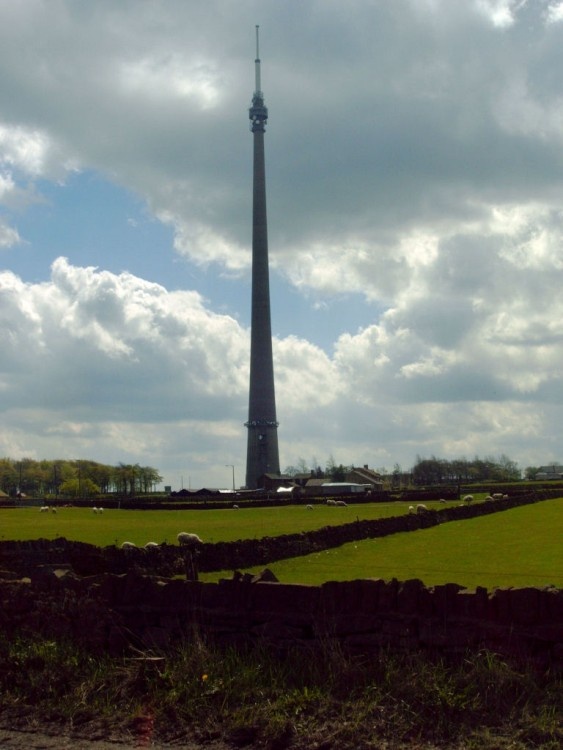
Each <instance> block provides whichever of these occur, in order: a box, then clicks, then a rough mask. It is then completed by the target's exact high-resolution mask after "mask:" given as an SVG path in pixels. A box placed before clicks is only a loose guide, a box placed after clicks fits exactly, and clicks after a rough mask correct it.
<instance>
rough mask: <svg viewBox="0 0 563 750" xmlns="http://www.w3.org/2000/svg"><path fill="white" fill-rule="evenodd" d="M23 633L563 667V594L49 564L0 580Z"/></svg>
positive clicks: (1, 604)
mask: <svg viewBox="0 0 563 750" xmlns="http://www.w3.org/2000/svg"><path fill="white" fill-rule="evenodd" d="M259 578H260V577H258V579H259ZM265 578H268V576H265ZM22 631H23V632H27V633H31V634H40V635H42V636H46V637H66V638H72V639H73V640H75V641H76V642H78V643H79V644H81V645H82V646H83V647H85V648H87V649H90V650H93V651H97V652H107V651H109V652H110V653H114V654H118V653H122V652H124V651H125V650H127V649H128V648H129V646H131V645H134V646H135V647H137V648H142V649H156V650H158V651H161V652H163V653H166V652H167V651H169V650H170V649H171V648H172V647H173V646H174V644H177V643H178V642H179V641H181V640H183V639H186V638H187V639H189V638H191V637H192V636H193V634H194V631H197V632H199V633H200V634H203V635H204V637H207V638H209V639H212V640H213V641H216V642H218V643H221V644H241V643H244V644H261V645H263V644H267V645H268V646H270V647H273V648H276V649H288V648H293V647H304V648H312V649H323V648H326V647H327V646H329V647H330V646H331V645H332V644H338V646H339V647H341V648H344V649H346V650H350V651H352V652H360V653H370V652H373V651H376V650H378V649H381V648H387V647H390V648H393V649H429V650H433V651H436V650H438V651H441V652H445V653H456V652H460V653H461V652H465V651H466V650H467V649H478V648H488V649H491V650H494V651H497V652H500V653H503V654H506V655H516V656H520V657H522V656H524V657H526V658H528V657H532V658H534V659H536V660H539V661H540V662H541V663H542V664H546V665H549V666H551V667H554V668H561V667H562V666H563V592H562V591H561V590H559V589H555V588H545V589H536V588H522V589H495V590H493V591H492V592H489V591H487V590H486V589H484V588H478V589H477V590H476V591H468V590H466V589H464V588H463V587H461V586H459V585H457V584H454V583H450V584H446V585H443V586H433V587H425V586H424V585H423V584H422V582H421V581H419V580H417V579H414V580H408V581H404V582H399V581H397V580H395V579H394V580H392V581H383V580H380V579H367V580H356V581H349V582H328V583H325V584H323V585H322V586H304V585H288V584H283V583H278V582H270V581H267V580H256V579H252V578H251V577H250V576H239V577H237V578H235V579H233V580H223V581H220V582H219V583H218V584H213V583H200V582H196V581H185V580H179V579H164V578H159V577H155V576H146V575H142V574H140V573H138V572H134V571H131V572H129V573H126V574H122V575H115V574H102V575H97V576H93V577H87V578H80V577H79V576H77V575H76V574H75V573H74V572H73V571H72V570H71V569H70V567H66V568H55V567H50V566H47V567H40V568H38V569H37V570H36V571H35V573H34V575H33V576H32V577H31V578H26V579H23V580H22V579H19V578H15V577H14V574H12V576H10V574H8V573H6V572H4V574H3V575H2V576H0V632H2V633H4V634H5V635H7V636H8V637H9V636H11V635H14V634H15V633H16V632H22Z"/></svg>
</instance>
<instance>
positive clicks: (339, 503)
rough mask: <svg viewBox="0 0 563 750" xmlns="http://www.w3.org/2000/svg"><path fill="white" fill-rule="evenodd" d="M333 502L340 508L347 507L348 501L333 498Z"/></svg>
mask: <svg viewBox="0 0 563 750" xmlns="http://www.w3.org/2000/svg"><path fill="white" fill-rule="evenodd" d="M334 504H335V505H338V506H340V507H341V508H347V507H348V503H347V502H345V501H344V500H335V501H334Z"/></svg>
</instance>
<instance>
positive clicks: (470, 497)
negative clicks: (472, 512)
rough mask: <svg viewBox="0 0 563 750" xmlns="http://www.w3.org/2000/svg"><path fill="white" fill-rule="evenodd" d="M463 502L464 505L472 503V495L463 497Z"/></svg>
mask: <svg viewBox="0 0 563 750" xmlns="http://www.w3.org/2000/svg"><path fill="white" fill-rule="evenodd" d="M463 502H464V503H472V502H473V495H466V496H465V497H464V498H463Z"/></svg>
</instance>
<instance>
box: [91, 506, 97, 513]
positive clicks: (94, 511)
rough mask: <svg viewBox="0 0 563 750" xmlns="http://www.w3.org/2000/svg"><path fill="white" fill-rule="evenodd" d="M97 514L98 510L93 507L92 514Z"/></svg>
mask: <svg viewBox="0 0 563 750" xmlns="http://www.w3.org/2000/svg"><path fill="white" fill-rule="evenodd" d="M97 512H98V509H97V508H96V506H95V505H94V507H93V508H92V513H97Z"/></svg>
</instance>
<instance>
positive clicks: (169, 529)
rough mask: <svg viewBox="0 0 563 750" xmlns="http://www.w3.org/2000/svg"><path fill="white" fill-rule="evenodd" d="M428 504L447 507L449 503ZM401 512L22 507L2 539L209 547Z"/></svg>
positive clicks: (1, 515)
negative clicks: (190, 536)
mask: <svg viewBox="0 0 563 750" xmlns="http://www.w3.org/2000/svg"><path fill="white" fill-rule="evenodd" d="M458 504H459V503H458V502H454V503H449V505H458ZM426 505H427V507H428V508H438V507H440V508H444V507H447V506H448V503H446V505H443V504H441V503H426ZM401 513H408V503H370V504H366V505H350V506H348V507H347V508H334V507H328V506H326V505H324V504H323V505H318V506H316V507H315V509H314V510H312V511H310V510H307V508H306V507H304V506H296V505H290V506H285V507H273V508H241V509H240V510H233V509H230V508H229V509H228V510H160V511H159V510H146V511H135V510H106V511H104V514H103V515H94V514H93V513H92V511H91V510H87V509H85V508H60V509H59V512H58V513H56V514H51V513H40V512H39V508H16V509H5V510H2V511H0V540H2V539H20V540H21V539H39V538H43V539H56V538H57V537H61V536H64V537H66V538H67V539H72V540H74V541H78V542H88V543H89V544H95V545H97V546H99V547H105V546H107V545H110V544H121V542H123V541H125V540H127V541H130V542H134V543H135V544H137V545H139V546H142V545H143V544H145V543H146V542H149V541H154V542H164V541H166V542H168V544H176V535H177V534H178V532H179V531H189V532H193V533H195V534H199V536H200V537H201V538H202V539H203V541H204V542H231V541H235V540H237V539H260V538H262V537H264V536H279V535H280V534H294V533H296V532H300V531H311V530H313V529H319V528H321V527H322V526H328V525H331V526H337V525H339V524H342V523H349V522H351V521H355V520H356V519H357V518H359V519H360V520H364V519H375V518H384V517H388V516H398V515H400V514H401Z"/></svg>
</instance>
